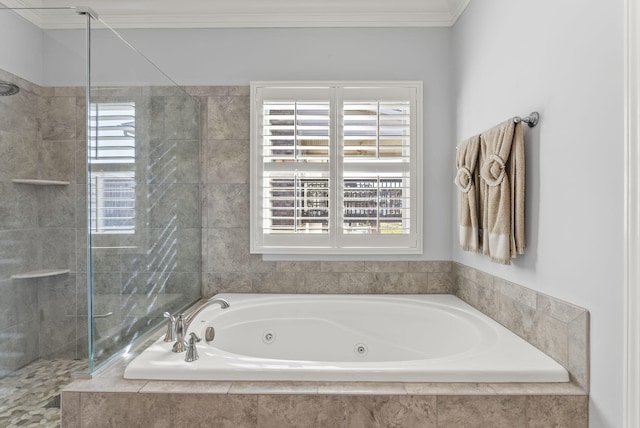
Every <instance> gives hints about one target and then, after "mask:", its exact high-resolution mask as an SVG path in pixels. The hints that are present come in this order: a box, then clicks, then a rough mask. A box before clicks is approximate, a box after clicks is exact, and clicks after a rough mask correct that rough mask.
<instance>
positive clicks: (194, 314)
mask: <svg viewBox="0 0 640 428" xmlns="http://www.w3.org/2000/svg"><path fill="white" fill-rule="evenodd" d="M211 305H220V307H221V308H222V309H227V308H228V307H229V302H227V301H226V300H225V299H223V298H221V297H212V298H211V299H209V300H207V301H206V302H204V303H203V304H202V305H201V306H200V307H199V308H198V309H196V310H195V311H193V312H191V313H190V314H189V315H187V316H186V317H185V321H186V322H187V329H188V328H189V324H191V321H193V319H194V318H195V317H197V316H198V315H199V314H200V313H201V312H202V311H204V310H205V309H207V308H208V307H209V306H211ZM185 334H186V333H185Z"/></svg>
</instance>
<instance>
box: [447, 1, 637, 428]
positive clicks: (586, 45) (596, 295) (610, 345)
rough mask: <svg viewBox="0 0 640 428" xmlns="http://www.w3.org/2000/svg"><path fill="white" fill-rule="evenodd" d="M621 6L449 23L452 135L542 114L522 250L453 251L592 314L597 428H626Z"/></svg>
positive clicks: (525, 7) (529, 10)
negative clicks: (494, 259) (499, 259)
mask: <svg viewBox="0 0 640 428" xmlns="http://www.w3.org/2000/svg"><path fill="white" fill-rule="evenodd" d="M623 6H624V2H623V1H621V0H615V1H610V2H606V4H605V3H604V2H598V1H589V2H586V3H585V2H578V1H567V2H558V1H553V0H544V1H537V2H535V5H534V6H533V7H532V5H531V4H528V3H525V2H510V1H509V2H508V1H500V0H485V1H482V2H477V1H476V2H471V4H470V6H469V7H468V8H467V10H466V11H465V12H464V14H463V16H462V17H461V19H460V20H459V21H458V23H457V24H456V26H455V27H454V52H455V70H456V79H455V84H454V88H455V92H454V94H455V97H454V100H455V104H456V114H455V118H456V121H457V124H456V134H455V141H460V140H462V139H464V138H467V137H470V136H471V135H474V134H477V133H479V132H482V131H484V130H485V129H488V128H490V127H491V126H493V125H494V124H497V123H499V122H501V121H503V120H505V119H506V118H508V117H510V116H513V115H526V114H528V113H529V112H530V111H532V110H537V111H539V112H540V115H541V120H540V124H539V125H538V126H537V127H536V128H533V129H531V130H525V136H526V137H525V138H526V140H527V143H526V145H527V156H528V159H527V193H528V195H527V208H526V216H527V236H528V245H527V250H526V254H525V255H524V256H521V257H518V258H517V259H516V260H515V261H514V262H513V264H512V265H511V266H508V267H505V266H499V265H496V264H493V263H490V262H489V261H488V260H487V259H486V258H484V257H482V256H479V255H476V254H473V253H467V252H463V251H461V250H460V249H458V248H457V247H455V248H454V251H453V260H454V261H456V262H459V263H463V264H465V265H468V266H472V267H474V268H476V269H479V270H481V271H484V272H487V273H489V274H492V275H495V276H498V277H502V278H505V279H507V280H509V281H513V282H516V283H518V284H521V285H524V286H526V287H529V288H531V289H533V290H536V291H538V292H541V293H545V294H548V295H552V296H554V297H557V298H560V299H563V300H567V301H570V302H572V303H574V304H576V305H579V306H582V307H585V308H587V309H588V310H589V311H590V312H591V403H590V413H591V414H590V426H592V427H619V426H622V402H623V400H622V391H623V388H622V379H623V378H622V376H623V374H622V361H623V347H622V337H623V336H622V334H623V319H622V314H623V285H624V281H623V272H624V267H623V261H624V257H623V248H624V233H625V232H624V230H623V219H624V212H625V211H624V204H623V188H624V181H623V170H624V135H623V132H624V127H623V118H624V115H623V107H624V86H623V71H624V68H623V63H624V53H623V47H624V37H623V34H624V33H623V30H624V13H623ZM449 150H451V151H453V143H451V144H450V145H449ZM451 174H453V172H452V173H451ZM451 192H452V193H454V194H455V192H456V191H455V190H454V189H453V188H451ZM451 211H452V212H456V208H455V205H454V206H453V207H452V208H451ZM453 239H454V240H455V241H456V242H457V234H456V233H454V236H453Z"/></svg>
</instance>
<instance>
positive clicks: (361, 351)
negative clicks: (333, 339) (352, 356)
mask: <svg viewBox="0 0 640 428" xmlns="http://www.w3.org/2000/svg"><path fill="white" fill-rule="evenodd" d="M353 350H354V351H355V353H356V355H357V356H358V357H364V356H365V355H367V352H369V349H368V348H367V345H365V344H364V343H358V344H357V345H356V346H354V348H353Z"/></svg>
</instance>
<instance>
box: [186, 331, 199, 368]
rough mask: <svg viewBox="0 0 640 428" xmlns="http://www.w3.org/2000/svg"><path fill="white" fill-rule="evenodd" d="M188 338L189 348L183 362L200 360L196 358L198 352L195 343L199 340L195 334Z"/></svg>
mask: <svg viewBox="0 0 640 428" xmlns="http://www.w3.org/2000/svg"><path fill="white" fill-rule="evenodd" d="M189 336H190V337H189V346H188V348H187V354H186V355H185V356H184V360H185V361H186V362H188V363H190V362H193V361H195V360H197V359H198V358H200V357H199V356H198V350H197V349H196V343H198V342H200V340H201V339H200V338H199V337H198V335H196V334H195V333H191V334H190V335H189Z"/></svg>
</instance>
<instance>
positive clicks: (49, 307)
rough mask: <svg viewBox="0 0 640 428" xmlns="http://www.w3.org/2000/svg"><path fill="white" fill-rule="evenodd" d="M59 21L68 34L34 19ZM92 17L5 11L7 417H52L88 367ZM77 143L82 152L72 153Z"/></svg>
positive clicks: (3, 336)
mask: <svg viewBox="0 0 640 428" xmlns="http://www.w3.org/2000/svg"><path fill="white" fill-rule="evenodd" d="M51 19H58V20H59V19H63V20H64V21H66V22H67V23H68V24H69V25H71V26H73V27H74V28H76V29H75V30H69V31H67V32H65V33H64V34H63V32H61V31H55V30H44V29H42V28H41V27H40V26H38V25H36V24H34V23H33V22H40V23H44V22H47V21H49V20H51ZM85 25H86V18H85V17H84V16H81V15H78V14H76V13H75V11H74V10H72V9H68V8H67V9H21V10H10V9H0V296H1V297H0V426H3V427H4V426H32V424H40V423H41V421H47V422H48V423H51V424H52V425H49V426H55V423H56V421H58V420H59V409H58V408H56V405H55V398H56V396H57V394H58V393H59V388H60V387H61V386H62V385H64V384H66V383H68V382H69V381H70V380H71V373H72V372H78V371H86V370H87V276H86V274H85V272H86V270H85V265H84V263H83V260H84V258H83V257H81V258H79V259H78V258H77V254H84V252H85V248H86V244H85V243H86V227H85V226H84V224H83V223H82V222H80V223H79V219H81V218H84V200H85V188H86V185H85V172H84V171H85V159H84V158H85V157H84V155H83V153H84V152H85V150H84V147H85V145H86V131H85V121H84V120H83V117H84V113H83V106H84V99H85V84H86V73H85V69H86V66H85V64H86V61H87V58H86V55H85V52H86V50H85V49H84V46H85V39H86V31H85V30H84V29H83V27H84V26H85ZM78 153H80V155H77V154H78Z"/></svg>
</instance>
